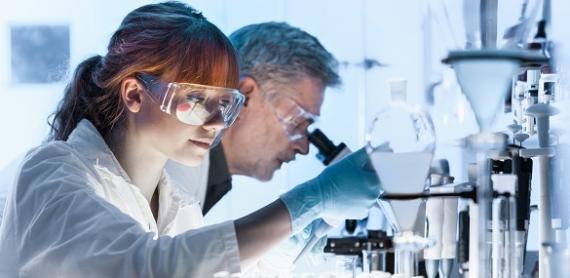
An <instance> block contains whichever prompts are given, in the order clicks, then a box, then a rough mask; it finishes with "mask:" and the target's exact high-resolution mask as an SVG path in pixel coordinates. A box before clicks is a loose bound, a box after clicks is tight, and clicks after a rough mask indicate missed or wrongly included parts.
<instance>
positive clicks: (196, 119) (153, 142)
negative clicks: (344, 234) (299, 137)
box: [0, 2, 379, 277]
mask: <svg viewBox="0 0 570 278" xmlns="http://www.w3.org/2000/svg"><path fill="white" fill-rule="evenodd" d="M238 78H239V74H238V67H237V58H236V55H235V52H234V49H233V47H232V46H231V44H230V43H229V41H228V39H227V38H226V37H225V36H224V35H223V33H222V32H221V31H220V30H219V29H218V28H216V27H215V26H214V25H212V24H211V23H210V22H208V21H207V20H206V19H205V18H204V17H203V16H202V15H201V14H200V13H199V12H197V11H196V10H194V9H192V8H191V7H188V6H187V5H184V4H181V3H178V2H166V3H161V4H153V5H146V6H143V7H140V8H138V9H136V10H134V11H132V12H131V13H129V14H128V15H127V16H126V18H125V19H124V20H123V22H122V24H121V26H120V27H119V29H118V30H117V31H116V32H115V34H114V35H113V37H112V38H111V41H110V43H109V46H108V53H107V54H106V55H105V56H103V57H101V56H95V57H92V58H89V59H87V60H86V61H84V62H83V63H81V64H80V65H79V66H78V67H77V69H76V71H75V74H74V76H73V79H72V81H71V83H70V84H69V86H68V87H67V89H66V93H65V97H64V99H63V100H62V102H61V104H60V106H59V108H58V110H57V111H56V113H55V117H54V119H53V122H52V129H53V130H52V137H53V139H55V140H52V141H51V142H49V143H47V144H44V145H42V146H40V147H38V148H36V149H34V150H32V151H30V153H29V154H28V155H27V157H26V159H25V160H24V162H23V164H22V166H21V170H20V173H19V175H18V178H17V179H16V181H15V185H14V189H13V192H12V194H11V196H10V198H9V200H8V205H7V209H6V211H5V215H4V219H3V222H2V227H1V229H0V273H2V276H22V277H29V276H32V277H36V276H57V277H59V276H63V277H108V276H113V277H172V276H190V277H208V276H211V275H212V274H214V273H216V272H219V271H228V272H239V271H240V267H242V266H245V265H248V264H249V263H250V262H252V261H253V260H255V259H256V258H257V257H258V256H259V255H260V254H262V253H263V252H265V251H266V250H268V249H269V248H270V247H272V246H274V245H275V244H276V243H277V242H278V241H280V240H281V239H284V238H286V237H288V236H289V235H290V234H291V233H292V232H296V231H298V230H299V229H300V228H302V227H305V226H306V225H307V224H309V223H310V222H311V221H313V220H314V219H315V218H317V217H320V216H322V215H324V214H328V215H338V216H340V217H353V216H355V215H362V213H363V212H364V210H365V209H366V208H367V207H369V206H371V205H372V204H373V203H374V202H375V199H376V197H377V196H378V191H379V188H378V181H377V179H376V177H375V175H374V174H373V173H370V172H367V171H365V170H362V166H363V163H365V162H366V161H367V157H366V155H365V153H364V154H363V152H362V151H361V152H358V153H357V154H356V155H353V156H352V157H350V158H349V159H347V160H345V161H341V162H339V163H338V164H337V165H335V167H336V168H335V167H333V168H329V169H328V170H326V171H325V172H323V173H322V174H321V175H319V176H318V177H317V178H316V179H314V180H312V181H309V182H307V183H305V184H302V185H299V186H298V187H296V188H295V189H293V190H292V191H291V192H288V193H286V194H284V195H283V196H282V197H281V198H280V199H278V200H276V201H274V202H273V203H271V204H270V205H268V206H267V207H265V208H263V209H260V210H259V211H257V212H254V213H252V214H251V215H248V216H246V217H243V218H241V219H238V220H236V221H228V222H225V223H221V224H219V225H214V226H210V227H203V228H199V227H201V225H202V218H201V214H200V210H199V206H198V204H197V203H196V202H195V201H194V200H192V199H191V198H187V197H185V195H183V194H180V193H179V192H178V190H177V186H176V181H172V180H170V178H169V177H168V175H167V174H166V173H165V171H164V165H165V163H166V162H167V160H169V159H172V160H175V161H177V162H180V163H182V164H185V165H196V164H198V163H200V160H201V158H202V157H203V156H204V154H205V153H206V152H207V151H208V149H209V148H210V147H211V146H212V145H214V144H215V143H216V141H218V140H219V137H220V136H221V134H222V130H223V129H224V128H226V127H228V126H230V125H231V124H232V122H233V121H234V120H235V119H236V117H237V115H238V114H239V110H240V108H241V105H243V102H244V99H243V96H242V95H241V94H240V93H239V92H237V91H236V90H235V89H233V88H235V87H236V86H237V83H238ZM238 120H239V119H238ZM355 185H357V186H355ZM197 228H199V229H197Z"/></svg>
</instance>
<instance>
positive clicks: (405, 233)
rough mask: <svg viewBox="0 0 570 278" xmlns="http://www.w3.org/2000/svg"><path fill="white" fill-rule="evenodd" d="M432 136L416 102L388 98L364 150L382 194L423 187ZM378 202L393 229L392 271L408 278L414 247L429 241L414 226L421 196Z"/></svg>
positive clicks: (414, 268) (413, 265)
mask: <svg viewBox="0 0 570 278" xmlns="http://www.w3.org/2000/svg"><path fill="white" fill-rule="evenodd" d="M435 138H436V137H435V131H434V127H433V123H432V120H431V118H430V116H429V115H428V114H427V113H426V112H424V111H423V110H422V109H420V108H419V107H411V106H408V105H406V104H405V103H403V102H400V103H393V104H392V105H390V106H389V107H387V108H385V109H382V110H381V111H380V112H379V113H378V114H377V115H376V117H375V118H374V120H373V121H372V124H371V125H370V129H369V131H368V133H367V135H366V141H367V151H368V154H369V156H370V159H371V161H372V165H373V166H374V169H375V171H376V173H377V174H378V177H379V178H380V182H381V184H382V188H383V190H384V193H404V194H413V193H422V192H423V191H424V189H425V184H426V178H427V175H428V172H429V168H430V165H431V162H432V158H433V155H434V151H435ZM379 205H380V207H382V209H383V211H384V212H385V213H386V214H387V217H388V219H389V220H390V221H391V222H392V223H393V226H394V228H395V231H394V232H395V233H394V234H395V237H394V245H395V248H396V251H395V252H396V262H395V264H396V267H395V270H396V273H398V274H403V275H404V276H406V277H412V276H414V275H416V273H417V260H416V259H415V258H417V255H418V252H419V251H420V250H421V249H423V248H425V247H427V246H429V245H430V241H429V240H427V239H425V238H423V237H421V236H419V235H418V234H419V232H418V231H416V230H415V228H416V227H417V226H418V225H416V223H417V221H418V218H419V217H418V215H419V212H420V210H421V207H422V200H421V199H414V200H408V201H397V200H391V201H387V202H386V201H382V202H380V204H379ZM419 221H421V222H422V223H423V219H419ZM419 226H421V225H419Z"/></svg>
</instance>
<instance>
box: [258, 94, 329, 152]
mask: <svg viewBox="0 0 570 278" xmlns="http://www.w3.org/2000/svg"><path fill="white" fill-rule="evenodd" d="M268 102H269V103H270V105H271V107H272V108H273V112H274V114H275V116H276V117H277V119H278V120H279V123H281V125H282V127H283V130H284V131H285V133H286V134H287V137H288V138H289V140H291V141H295V140H299V139H302V138H303V137H306V136H307V133H308V131H307V128H308V127H309V126H310V125H311V124H313V123H315V122H316V121H318V119H319V117H318V116H317V115H315V114H312V113H310V112H308V111H307V110H305V109H303V107H301V106H300V105H299V104H297V103H296V102H295V101H294V100H292V99H291V98H289V97H279V96H275V97H272V98H270V99H269V100H268Z"/></svg>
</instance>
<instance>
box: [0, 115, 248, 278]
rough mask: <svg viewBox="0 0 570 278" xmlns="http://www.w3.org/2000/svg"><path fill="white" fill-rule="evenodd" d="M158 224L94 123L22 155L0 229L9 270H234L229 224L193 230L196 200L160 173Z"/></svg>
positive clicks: (125, 273)
mask: <svg viewBox="0 0 570 278" xmlns="http://www.w3.org/2000/svg"><path fill="white" fill-rule="evenodd" d="M159 190H160V198H159V204H160V205H159V213H158V223H156V222H155V221H154V218H153V216H152V212H151V210H150V207H149V205H148V202H147V201H146V199H145V198H144V196H143V195H142V193H141V192H140V191H139V189H138V188H137V187H136V186H135V185H133V184H132V183H131V182H130V180H129V178H128V176H127V175H126V173H125V172H124V170H123V169H122V168H121V166H120V165H119V163H118V161H117V160H116V158H115V157H114V155H113V153H112V152H111V151H110V149H109V148H108V146H107V145H106V144H105V141H104V140H103V138H102V137H101V135H100V134H99V133H98V132H97V130H96V129H95V128H94V127H93V125H92V124H91V123H90V122H89V121H87V120H83V121H81V122H80V123H79V125H78V126H77V128H76V129H75V130H74V131H73V132H72V134H71V135H70V137H69V139H68V140H67V141H66V142H64V141H56V142H50V143H47V144H44V145H42V146H40V147H38V148H36V149H34V150H32V151H31V152H30V153H29V154H28V155H27V156H26V158H25V159H24V161H23V163H22V166H21V171H20V173H19V175H18V176H17V178H16V180H15V186H14V187H13V190H12V193H11V194H10V196H9V197H8V200H7V206H6V210H5V211H4V218H3V221H2V225H1V227H0V273H1V274H2V275H1V276H2V277H4V276H7V277H16V276H19V277H46V276H49V277H210V276H212V274H214V273H216V272H219V271H228V272H230V273H233V272H239V270H240V260H239V253H238V246H237V239H236V234H235V228H234V225H233V222H231V221H229V222H224V223H221V224H218V225H214V226H209V227H205V228H200V229H194V230H191V229H193V228H196V227H199V226H201V225H202V216H201V212H200V208H199V206H198V202H195V201H193V200H192V198H189V197H187V196H185V195H184V194H180V192H179V191H178V190H177V188H176V186H174V185H173V184H172V182H171V181H170V180H169V178H168V177H167V175H164V177H163V178H162V180H161V181H160V184H159Z"/></svg>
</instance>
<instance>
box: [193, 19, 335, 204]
mask: <svg viewBox="0 0 570 278" xmlns="http://www.w3.org/2000/svg"><path fill="white" fill-rule="evenodd" d="M230 39H231V41H232V43H233V44H234V46H235V48H236V50H237V52H238V56H239V58H240V61H239V62H240V75H241V79H240V83H239V90H240V92H242V93H243V94H244V95H245V96H246V102H245V106H244V108H243V109H242V111H241V113H240V115H239V117H238V119H237V120H236V122H235V123H234V125H233V126H232V127H230V128H229V129H228V130H226V132H225V134H224V137H223V139H222V143H221V144H220V145H218V146H217V147H216V148H214V149H212V150H211V151H210V157H209V160H208V159H206V160H205V163H204V165H203V166H202V168H201V169H199V170H195V171H194V173H192V175H193V177H194V178H193V179H188V180H196V178H195V177H196V176H197V175H196V172H198V173H201V174H202V178H201V179H198V180H197V182H198V183H199V186H198V187H194V188H198V189H197V191H196V192H195V195H197V196H199V200H201V201H202V204H203V213H204V214H206V213H207V212H208V211H209V210H210V209H211V208H212V207H213V206H214V205H215V204H216V203H217V202H218V201H219V200H220V199H221V198H222V197H223V196H224V195H225V194H226V193H227V192H228V191H229V190H231V188H232V185H231V175H245V176H250V177H254V178H256V179H258V180H260V181H268V180H270V179H271V178H272V177H273V174H274V173H275V171H276V170H277V169H279V168H280V167H281V165H282V164H283V163H287V162H289V161H292V160H293V159H294V158H295V155H296V154H302V155H306V154H307V153H308V152H309V142H308V138H307V135H308V134H307V127H308V126H309V125H310V124H311V123H312V122H313V121H314V120H315V118H316V117H318V116H319V114H320V109H321V105H322V103H323V99H324V91H325V88H326V87H329V86H335V85H338V84H340V78H339V76H338V73H337V68H338V62H337V60H336V59H335V58H334V57H333V55H332V54H331V53H329V52H328V51H327V50H326V49H325V48H324V47H323V46H322V45H321V44H320V42H319V41H318V40H317V39H316V38H315V37H313V36H312V35H310V34H308V33H307V32H305V31H303V30H301V29H299V28H296V27H292V26H290V25H288V24H286V23H276V22H268V23H261V24H252V25H248V26H245V27H243V28H241V29H239V30H237V31H235V32H234V33H232V34H231V35H230ZM208 162H209V163H208ZM208 166H209V169H208V174H207V181H206V179H205V177H206V175H205V173H206V171H205V168H207V167H208ZM188 174H189V173H187V175H188ZM198 176H200V175H198Z"/></svg>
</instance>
